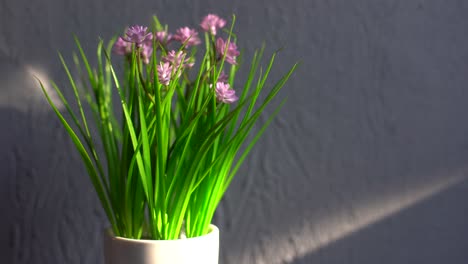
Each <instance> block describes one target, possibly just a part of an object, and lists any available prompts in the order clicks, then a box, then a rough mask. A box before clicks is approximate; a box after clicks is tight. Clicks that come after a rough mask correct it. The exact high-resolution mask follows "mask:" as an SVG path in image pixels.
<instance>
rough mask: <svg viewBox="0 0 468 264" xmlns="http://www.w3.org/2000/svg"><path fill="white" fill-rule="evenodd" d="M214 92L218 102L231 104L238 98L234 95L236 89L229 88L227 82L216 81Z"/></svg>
mask: <svg viewBox="0 0 468 264" xmlns="http://www.w3.org/2000/svg"><path fill="white" fill-rule="evenodd" d="M215 92H216V100H217V101H218V102H222V103H225V104H231V103H234V102H235V101H237V100H238V99H239V98H238V97H237V96H236V91H234V90H233V89H231V87H229V84H228V83H223V82H217V83H216V89H215Z"/></svg>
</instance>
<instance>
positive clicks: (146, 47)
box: [140, 41, 153, 64]
mask: <svg viewBox="0 0 468 264" xmlns="http://www.w3.org/2000/svg"><path fill="white" fill-rule="evenodd" d="M152 54H153V47H152V43H151V42H149V43H148V41H145V42H144V43H143V45H142V47H141V49H140V58H141V59H142V60H143V63H145V64H148V63H149V62H150V59H151V55H152Z"/></svg>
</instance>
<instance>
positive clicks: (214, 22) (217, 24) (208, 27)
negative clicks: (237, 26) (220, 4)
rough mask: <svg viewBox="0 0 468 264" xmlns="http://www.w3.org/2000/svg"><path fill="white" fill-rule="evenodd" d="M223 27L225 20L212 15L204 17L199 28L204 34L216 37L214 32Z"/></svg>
mask: <svg viewBox="0 0 468 264" xmlns="http://www.w3.org/2000/svg"><path fill="white" fill-rule="evenodd" d="M225 25H226V20H224V19H222V18H220V17H219V16H217V15H214V14H208V15H207V16H205V17H204V18H203V20H202V22H201V24H200V26H201V28H202V29H203V30H204V31H205V32H210V33H211V34H213V35H216V30H217V29H218V28H223V27H224V26H225Z"/></svg>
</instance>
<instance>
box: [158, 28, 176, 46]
mask: <svg viewBox="0 0 468 264" xmlns="http://www.w3.org/2000/svg"><path fill="white" fill-rule="evenodd" d="M154 38H155V39H156V42H159V43H161V45H167V44H169V42H171V41H172V40H173V36H172V34H170V33H167V31H158V32H156V33H154Z"/></svg>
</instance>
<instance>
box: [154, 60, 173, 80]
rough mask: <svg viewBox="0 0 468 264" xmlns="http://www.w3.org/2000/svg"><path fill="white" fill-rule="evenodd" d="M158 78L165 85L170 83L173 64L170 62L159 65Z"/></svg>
mask: <svg viewBox="0 0 468 264" xmlns="http://www.w3.org/2000/svg"><path fill="white" fill-rule="evenodd" d="M157 68H158V79H159V82H160V83H162V84H163V85H169V82H170V81H171V73H172V66H171V65H170V63H169V62H164V63H162V62H161V63H160V64H159V65H158V67H157Z"/></svg>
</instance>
